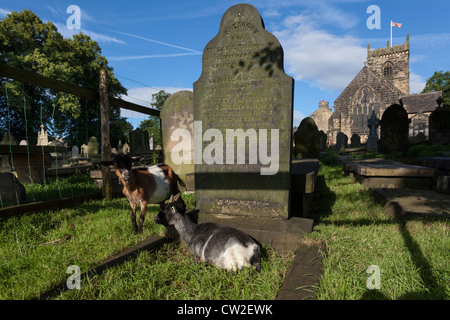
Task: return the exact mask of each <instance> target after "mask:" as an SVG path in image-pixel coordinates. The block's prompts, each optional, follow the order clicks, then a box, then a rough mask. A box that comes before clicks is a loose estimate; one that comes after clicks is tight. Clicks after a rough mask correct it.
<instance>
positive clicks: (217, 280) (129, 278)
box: [0, 164, 450, 300]
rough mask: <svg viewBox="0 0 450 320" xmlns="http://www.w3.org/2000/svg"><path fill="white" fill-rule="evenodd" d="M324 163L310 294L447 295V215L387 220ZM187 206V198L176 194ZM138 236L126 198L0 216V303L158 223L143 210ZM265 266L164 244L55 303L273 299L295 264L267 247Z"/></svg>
mask: <svg viewBox="0 0 450 320" xmlns="http://www.w3.org/2000/svg"><path fill="white" fill-rule="evenodd" d="M341 171H342V166H340V165H339V166H337V165H324V164H322V166H321V169H320V171H319V176H318V180H317V188H316V193H315V194H314V199H313V205H312V213H311V217H312V218H314V219H315V226H314V230H313V232H312V233H311V234H309V235H306V236H303V237H302V240H303V242H304V243H305V244H311V245H315V244H321V243H322V244H325V245H326V253H325V255H324V259H323V268H322V269H323V273H322V275H321V277H320V284H319V285H318V287H317V291H316V293H317V298H318V299H322V300H328V299H333V300H335V299H345V300H352V299H448V298H449V292H450V288H449V283H450V281H449V279H450V268H449V261H450V252H449V250H448V248H450V240H449V239H450V238H449V229H450V226H449V221H448V218H447V217H442V218H418V217H416V218H411V219H408V220H403V221H402V220H395V219H391V218H389V217H388V216H387V215H386V214H385V213H384V212H383V210H382V208H381V206H380V205H379V204H377V203H375V202H374V200H373V197H372V196H371V195H370V193H369V191H368V189H367V188H366V187H364V186H363V185H361V184H359V183H355V182H354V181H353V179H351V178H349V177H344V176H342V174H341ZM183 198H184V199H185V201H186V202H187V204H188V208H189V209H192V208H193V207H194V196H193V195H183ZM149 209H150V210H149V211H148V214H147V218H146V222H145V225H144V233H143V234H142V235H135V234H134V233H133V232H132V227H131V222H130V213H129V208H128V202H127V200H126V199H124V198H121V199H114V200H111V201H92V202H88V203H85V204H83V205H80V206H78V207H76V208H68V209H61V210H55V211H50V212H45V213H35V214H29V215H23V216H22V217H13V218H10V219H1V220H0V299H28V298H32V297H35V296H37V295H38V294H39V293H43V292H45V291H46V290H49V289H51V288H52V287H54V286H55V285H57V284H59V283H62V282H64V281H66V279H67V277H68V276H69V275H68V274H67V273H66V269H67V267H68V266H70V265H73V264H74V265H77V266H79V267H80V269H81V272H85V271H87V270H89V269H91V268H92V267H93V266H95V265H97V264H98V263H99V262H101V261H103V260H105V259H106V258H108V257H111V256H113V255H114V254H116V253H118V252H120V251H122V250H124V249H125V248H127V247H129V246H132V245H134V244H136V243H138V242H140V241H143V240H144V239H145V238H147V237H149V236H150V235H153V234H160V235H162V234H163V233H164V228H163V227H161V226H157V225H155V224H154V222H153V216H154V215H155V214H156V213H157V212H158V210H159V208H158V206H157V205H153V206H149ZM264 251H265V254H264V255H263V259H262V271H261V273H258V272H256V271H255V270H254V269H250V268H248V269H244V270H241V271H240V272H237V273H234V272H226V271H224V270H221V269H218V268H215V267H213V266H210V265H208V264H206V263H203V262H198V261H196V260H195V259H194V258H193V257H192V255H191V254H190V253H189V252H188V250H187V248H186V245H185V244H180V245H177V244H174V243H172V244H167V245H164V246H163V247H162V248H160V249H158V250H156V251H154V252H142V253H140V254H138V256H137V257H136V258H135V259H130V260H128V261H126V262H124V263H122V264H121V265H118V266H115V267H112V268H109V269H107V270H106V271H104V272H103V273H102V274H91V275H89V276H87V277H85V278H83V279H82V282H81V290H67V291H65V292H63V293H62V294H61V295H59V296H57V297H56V299H223V300H226V299H229V300H235V299H274V298H275V297H276V294H277V292H278V290H279V288H280V286H281V284H282V281H283V279H284V277H285V276H286V274H287V272H288V270H289V266H290V265H291V263H292V258H293V254H292V253H288V254H286V255H279V254H277V253H276V252H274V250H272V249H271V248H270V247H267V246H264ZM372 265H376V266H378V267H379V269H380V282H381V289H379V290H377V289H375V290H369V289H368V288H367V286H366V281H367V279H368V277H369V274H367V273H366V270H367V268H368V267H369V266H372Z"/></svg>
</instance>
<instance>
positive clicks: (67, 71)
mask: <svg viewBox="0 0 450 320" xmlns="http://www.w3.org/2000/svg"><path fill="white" fill-rule="evenodd" d="M0 62H1V63H6V64H8V65H10V66H12V67H17V68H21V69H24V70H28V71H31V72H35V73H38V74H40V75H42V76H45V77H50V78H53V79H57V80H61V81H64V82H67V83H70V84H73V85H77V86H82V87H85V88H90V89H94V90H96V91H98V83H99V72H100V70H101V69H105V70H106V71H107V81H108V93H109V95H111V96H114V97H119V96H120V95H122V94H126V92H127V90H126V89H125V88H124V87H123V86H122V85H121V84H120V82H119V81H118V80H117V79H116V78H115V77H114V74H113V69H112V68H111V67H109V66H108V61H107V60H106V58H105V57H103V56H102V55H101V48H100V47H99V45H98V43H97V42H96V41H93V40H92V39H91V38H90V37H89V36H87V35H84V34H82V33H80V34H77V35H74V36H73V37H72V38H64V37H63V36H62V35H61V34H60V33H59V32H58V30H57V28H56V27H55V25H53V23H51V22H45V23H44V22H43V21H42V20H41V19H39V17H38V16H37V15H36V14H34V13H33V12H32V11H30V10H23V11H22V12H20V13H18V12H12V13H10V14H9V15H8V16H7V17H6V18H5V19H3V20H1V21H0ZM0 84H1V86H2V88H1V93H0V94H1V95H0V129H1V130H2V131H7V130H8V128H10V130H11V132H12V133H13V134H14V135H15V136H16V137H17V139H25V138H26V136H27V137H28V139H29V140H30V143H31V144H35V143H36V138H37V137H36V132H38V130H39V128H40V125H41V123H42V124H44V126H45V127H46V129H47V131H48V132H49V135H52V136H60V137H64V139H65V141H67V142H68V144H69V145H74V144H77V145H80V144H82V143H87V142H88V140H89V138H90V137H91V136H97V137H99V135H100V115H99V104H98V103H97V102H94V101H90V100H85V99H81V98H79V97H76V96H73V95H69V94H66V93H62V92H54V91H52V90H49V89H46V88H42V87H37V86H33V85H29V84H26V83H21V82H17V81H12V80H9V79H5V78H0ZM110 119H111V127H112V128H111V132H115V134H118V132H121V134H120V135H121V136H119V137H117V136H113V137H111V140H112V141H111V143H114V142H115V143H117V142H118V140H119V139H122V140H124V135H125V134H127V133H128V132H124V130H122V131H121V130H120V127H126V126H127V125H126V123H127V122H126V119H125V118H122V117H120V108H117V107H112V106H110ZM116 126H117V128H116Z"/></svg>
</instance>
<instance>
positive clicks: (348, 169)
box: [342, 158, 400, 177]
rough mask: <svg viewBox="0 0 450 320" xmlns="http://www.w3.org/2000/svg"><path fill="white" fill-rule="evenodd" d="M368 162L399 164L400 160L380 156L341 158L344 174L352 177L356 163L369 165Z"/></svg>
mask: <svg viewBox="0 0 450 320" xmlns="http://www.w3.org/2000/svg"><path fill="white" fill-rule="evenodd" d="M369 164H400V162H397V161H394V160H390V159H382V158H368V159H353V158H347V159H344V160H342V166H343V170H344V175H346V176H350V177H354V173H355V166H356V165H369Z"/></svg>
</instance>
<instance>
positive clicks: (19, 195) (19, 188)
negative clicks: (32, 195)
mask: <svg viewBox="0 0 450 320" xmlns="http://www.w3.org/2000/svg"><path fill="white" fill-rule="evenodd" d="M0 200H1V202H2V206H6V205H18V204H21V203H22V202H24V201H25V200H26V192H25V187H24V186H23V184H21V183H20V182H19V181H17V179H16V177H15V176H14V175H13V174H12V173H11V172H5V173H0Z"/></svg>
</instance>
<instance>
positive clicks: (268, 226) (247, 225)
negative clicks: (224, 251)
mask: <svg viewBox="0 0 450 320" xmlns="http://www.w3.org/2000/svg"><path fill="white" fill-rule="evenodd" d="M193 220H195V217H193ZM205 222H212V223H217V224H220V225H225V226H230V227H234V228H238V229H241V230H242V231H244V232H246V233H248V234H249V235H250V236H252V237H253V238H255V239H256V240H257V241H259V242H260V243H262V244H266V245H271V246H272V247H273V248H274V249H275V250H277V251H279V252H283V251H285V250H296V248H297V247H298V246H299V245H300V235H302V234H305V233H311V231H312V228H313V224H314V220H312V219H306V218H299V217H292V218H290V219H288V220H286V219H276V218H274V219H271V218H259V217H251V216H232V215H223V214H210V213H204V212H200V213H198V223H205Z"/></svg>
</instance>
